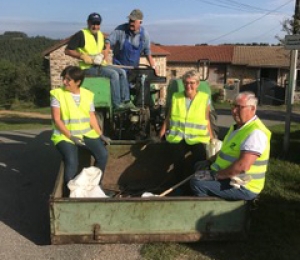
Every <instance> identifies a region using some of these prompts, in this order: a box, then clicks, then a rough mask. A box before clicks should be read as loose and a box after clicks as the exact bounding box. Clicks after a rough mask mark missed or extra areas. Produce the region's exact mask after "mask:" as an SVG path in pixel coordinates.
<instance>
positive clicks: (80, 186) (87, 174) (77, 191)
mask: <svg viewBox="0 0 300 260" xmlns="http://www.w3.org/2000/svg"><path fill="white" fill-rule="evenodd" d="M101 176H102V171H101V170H100V169H99V168H97V167H94V166H91V167H88V168H83V170H82V171H81V172H80V173H79V174H78V175H77V176H76V177H75V178H74V179H72V180H70V181H69V182H68V188H69V189H70V198H107V197H108V196H106V195H105V193H104V191H103V190H102V189H101V188H100V186H99V182H100V179H101Z"/></svg>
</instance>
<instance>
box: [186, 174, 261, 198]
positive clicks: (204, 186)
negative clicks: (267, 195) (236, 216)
mask: <svg viewBox="0 0 300 260" xmlns="http://www.w3.org/2000/svg"><path fill="white" fill-rule="evenodd" d="M190 187H191V189H192V191H193V193H194V194H195V195H196V196H199V197H207V196H217V197H220V198H223V199H225V200H253V199H254V198H255V197H256V196H257V195H258V194H255V193H253V192H251V191H249V190H247V189H246V188H245V187H243V186H241V188H240V189H235V188H233V187H232V186H231V185H230V179H225V180H217V181H203V180H198V179H197V178H196V177H193V178H192V179H191V180H190Z"/></svg>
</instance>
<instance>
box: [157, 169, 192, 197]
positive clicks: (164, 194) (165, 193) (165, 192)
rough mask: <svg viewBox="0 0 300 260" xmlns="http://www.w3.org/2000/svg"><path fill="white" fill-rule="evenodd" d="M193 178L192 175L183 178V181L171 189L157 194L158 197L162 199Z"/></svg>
mask: <svg viewBox="0 0 300 260" xmlns="http://www.w3.org/2000/svg"><path fill="white" fill-rule="evenodd" d="M193 176H194V174H192V175H190V176H189V177H187V178H185V179H184V180H182V181H181V182H178V183H177V184H175V185H174V186H172V187H171V188H169V189H167V190H165V191H164V192H162V193H161V194H159V195H158V196H159V197H164V196H166V195H167V194H169V193H170V192H172V191H173V190H174V189H176V188H178V187H179V186H181V185H182V184H184V183H186V182H187V181H189V180H190V179H191V178H192V177H193Z"/></svg>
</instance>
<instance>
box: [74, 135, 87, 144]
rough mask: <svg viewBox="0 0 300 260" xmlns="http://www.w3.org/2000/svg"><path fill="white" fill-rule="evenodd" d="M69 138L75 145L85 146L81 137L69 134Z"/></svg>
mask: <svg viewBox="0 0 300 260" xmlns="http://www.w3.org/2000/svg"><path fill="white" fill-rule="evenodd" d="M70 140H71V141H73V142H74V143H75V145H77V146H85V143H84V141H83V140H82V139H80V138H79V137H76V136H74V135H71V136H70Z"/></svg>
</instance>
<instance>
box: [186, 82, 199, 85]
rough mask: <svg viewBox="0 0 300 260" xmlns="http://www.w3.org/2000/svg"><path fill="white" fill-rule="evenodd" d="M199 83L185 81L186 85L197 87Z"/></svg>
mask: <svg viewBox="0 0 300 260" xmlns="http://www.w3.org/2000/svg"><path fill="white" fill-rule="evenodd" d="M196 84H197V82H196V81H185V82H184V85H196Z"/></svg>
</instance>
